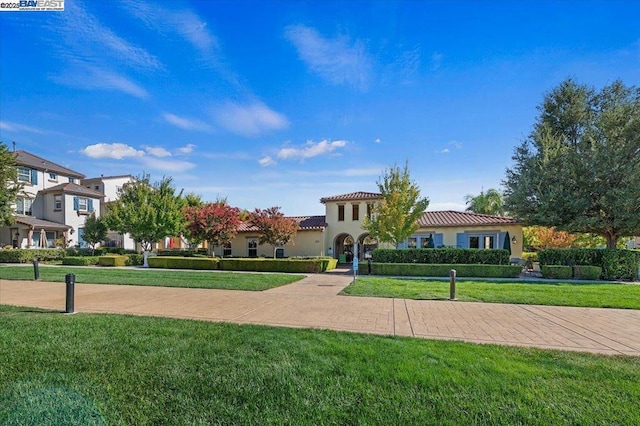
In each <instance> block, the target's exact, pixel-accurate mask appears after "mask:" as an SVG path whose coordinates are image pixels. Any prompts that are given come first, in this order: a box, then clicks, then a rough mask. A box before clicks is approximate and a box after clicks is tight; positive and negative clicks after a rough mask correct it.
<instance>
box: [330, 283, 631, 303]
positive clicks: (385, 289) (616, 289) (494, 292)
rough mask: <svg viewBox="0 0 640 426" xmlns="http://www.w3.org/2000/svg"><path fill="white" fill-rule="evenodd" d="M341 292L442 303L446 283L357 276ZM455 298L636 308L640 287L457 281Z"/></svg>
mask: <svg viewBox="0 0 640 426" xmlns="http://www.w3.org/2000/svg"><path fill="white" fill-rule="evenodd" d="M343 293H344V294H348V295H352V296H374V297H396V298H402V299H426V300H446V299H448V298H449V281H438V280H417V279H398V278H370V277H360V278H358V279H357V280H356V282H355V284H351V285H350V286H349V287H347V288H345V289H344V292H343ZM456 298H457V299H458V300H463V301H473V302H492V303H518V304H527V305H557V306H582V307H596V308H622V309H640V285H631V284H612V283H580V284H574V283H562V282H558V283H549V282H520V283H516V282H496V281H472V280H457V281H456Z"/></svg>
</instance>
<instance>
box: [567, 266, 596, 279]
mask: <svg viewBox="0 0 640 426" xmlns="http://www.w3.org/2000/svg"><path fill="white" fill-rule="evenodd" d="M600 275H602V268H601V267H599V266H585V265H576V266H574V267H573V278H574V279H576V280H599V279H600Z"/></svg>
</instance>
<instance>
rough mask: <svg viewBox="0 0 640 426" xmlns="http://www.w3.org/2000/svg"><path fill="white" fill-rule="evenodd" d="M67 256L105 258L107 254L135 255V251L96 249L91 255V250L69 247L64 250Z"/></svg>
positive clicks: (115, 248) (111, 248) (114, 248)
mask: <svg viewBox="0 0 640 426" xmlns="http://www.w3.org/2000/svg"><path fill="white" fill-rule="evenodd" d="M65 251H66V252H67V256H73V257H77V256H105V255H107V254H119V255H124V254H131V253H136V251H135V250H126V249H123V248H121V247H97V248H96V249H95V250H94V251H93V254H92V250H91V249H90V248H87V247H70V248H67V249H65Z"/></svg>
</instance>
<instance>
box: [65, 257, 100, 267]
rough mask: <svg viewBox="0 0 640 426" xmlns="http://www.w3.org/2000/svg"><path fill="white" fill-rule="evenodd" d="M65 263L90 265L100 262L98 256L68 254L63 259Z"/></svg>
mask: <svg viewBox="0 0 640 426" xmlns="http://www.w3.org/2000/svg"><path fill="white" fill-rule="evenodd" d="M62 264H63V265H69V266H90V265H97V264H98V256H67V257H65V258H64V259H62Z"/></svg>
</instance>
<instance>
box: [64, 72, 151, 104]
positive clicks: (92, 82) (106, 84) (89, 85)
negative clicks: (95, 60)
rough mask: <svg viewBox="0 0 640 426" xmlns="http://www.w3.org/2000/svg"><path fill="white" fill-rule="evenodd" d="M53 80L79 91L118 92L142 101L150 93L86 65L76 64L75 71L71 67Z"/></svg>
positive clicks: (117, 76) (115, 74)
mask: <svg viewBox="0 0 640 426" xmlns="http://www.w3.org/2000/svg"><path fill="white" fill-rule="evenodd" d="M52 79H53V80H54V81H56V82H57V83H59V84H63V85H65V86H69V87H74V88H77V89H85V90H94V89H105V90H116V91H118V92H122V93H126V94H128V95H131V96H135V97H136V98H141V99H145V98H147V97H148V96H149V93H147V91H146V90H145V89H144V88H142V87H141V86H139V85H138V84H136V83H134V82H133V81H131V80H129V79H128V78H127V77H125V76H123V75H120V74H118V73H115V72H112V71H109V70H107V69H101V68H98V67H94V66H88V65H86V64H76V67H75V69H74V68H73V67H70V68H68V69H67V71H66V72H65V73H64V74H62V75H58V76H53V77H52Z"/></svg>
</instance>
